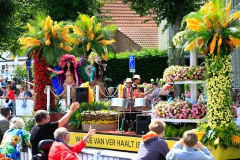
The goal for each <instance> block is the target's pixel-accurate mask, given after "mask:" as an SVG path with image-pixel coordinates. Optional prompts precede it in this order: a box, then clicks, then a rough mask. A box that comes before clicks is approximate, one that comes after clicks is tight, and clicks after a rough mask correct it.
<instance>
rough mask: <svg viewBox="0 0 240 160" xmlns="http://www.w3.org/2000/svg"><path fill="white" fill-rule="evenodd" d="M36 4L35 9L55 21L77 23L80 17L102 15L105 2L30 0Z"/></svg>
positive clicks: (88, 0) (97, 0) (93, 0)
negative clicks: (82, 15) (80, 15)
mask: <svg viewBox="0 0 240 160" xmlns="http://www.w3.org/2000/svg"><path fill="white" fill-rule="evenodd" d="M30 1H32V2H33V3H35V9H38V8H41V9H43V12H45V13H46V14H47V15H49V16H51V17H52V19H54V20H55V21H62V20H72V21H75V20H76V19H77V17H78V15H79V13H81V14H87V15H89V16H94V15H95V14H96V13H101V10H100V8H101V7H102V6H103V5H104V3H105V0H104V1H100V0H81V1H80V0H71V1H70V0H30Z"/></svg>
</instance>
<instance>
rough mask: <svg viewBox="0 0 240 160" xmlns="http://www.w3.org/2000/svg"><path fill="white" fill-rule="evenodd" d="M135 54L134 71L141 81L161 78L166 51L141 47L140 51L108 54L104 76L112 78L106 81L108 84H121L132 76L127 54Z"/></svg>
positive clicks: (165, 65) (165, 66) (164, 65)
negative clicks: (111, 80)
mask: <svg viewBox="0 0 240 160" xmlns="http://www.w3.org/2000/svg"><path fill="white" fill-rule="evenodd" d="M130 55H135V57H136V59H135V62H136V64H135V65H136V73H135V74H139V75H140V76H141V83H143V82H150V79H156V78H162V77H163V71H164V70H165V68H167V67H168V63H167V61H168V56H167V51H166V50H162V51H159V50H158V49H143V50H142V51H140V52H137V51H134V52H131V53H130V52H124V53H118V54H117V55H115V56H114V55H110V56H109V57H110V58H109V60H108V61H107V62H103V63H107V70H106V72H105V75H106V77H108V78H112V79H113V82H107V85H108V86H117V85H118V84H122V83H123V80H124V79H126V78H132V77H133V73H130V72H129V56H130Z"/></svg>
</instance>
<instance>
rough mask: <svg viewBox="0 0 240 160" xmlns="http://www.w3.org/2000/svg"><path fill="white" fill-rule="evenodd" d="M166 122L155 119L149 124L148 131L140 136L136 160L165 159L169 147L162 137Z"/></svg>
mask: <svg viewBox="0 0 240 160" xmlns="http://www.w3.org/2000/svg"><path fill="white" fill-rule="evenodd" d="M165 126H166V124H165V123H164V122H163V121H161V120H155V121H153V122H151V124H150V125H149V130H150V131H149V132H148V133H147V134H146V135H143V136H142V141H141V143H140V146H139V150H138V157H137V159H138V160H165V157H166V155H167V153H168V152H169V148H168V145H167V143H166V142H165V140H164V139H163V135H164V130H165Z"/></svg>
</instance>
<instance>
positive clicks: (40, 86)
mask: <svg viewBox="0 0 240 160" xmlns="http://www.w3.org/2000/svg"><path fill="white" fill-rule="evenodd" d="M34 52H37V51H36V50H35V51H34ZM33 60H34V63H33V66H34V67H33V70H34V73H35V76H34V93H35V94H34V96H35V97H34V99H35V101H34V110H35V111H37V110H41V109H46V108H47V95H46V94H45V93H44V90H45V87H46V86H47V85H51V81H50V74H49V72H48V70H47V66H49V65H48V63H47V61H46V60H45V59H44V58H42V57H41V58H40V57H38V54H37V53H34V57H33ZM50 106H51V108H52V107H54V95H53V94H52V93H51V94H50Z"/></svg>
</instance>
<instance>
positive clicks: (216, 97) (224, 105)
mask: <svg viewBox="0 0 240 160" xmlns="http://www.w3.org/2000/svg"><path fill="white" fill-rule="evenodd" d="M206 68H207V71H208V74H207V75H208V78H207V86H206V88H207V94H208V105H207V107H208V110H209V113H208V119H209V121H208V125H209V126H210V128H212V129H213V128H218V129H221V128H223V127H227V126H228V124H229V123H230V122H231V121H232V117H233V115H232V114H231V110H230V108H231V103H232V102H231V93H230V86H231V82H232V81H231V73H232V67H231V55H230V54H222V55H221V57H219V56H217V55H213V54H212V55H207V57H206Z"/></svg>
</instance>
